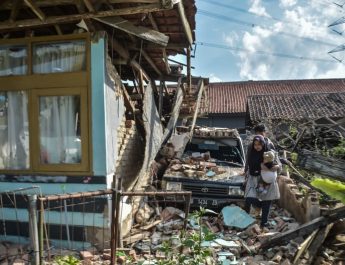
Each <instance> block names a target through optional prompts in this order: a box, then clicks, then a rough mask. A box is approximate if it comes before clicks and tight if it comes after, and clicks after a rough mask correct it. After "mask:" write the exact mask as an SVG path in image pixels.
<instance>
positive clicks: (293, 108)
mask: <svg viewBox="0 0 345 265" xmlns="http://www.w3.org/2000/svg"><path fill="white" fill-rule="evenodd" d="M344 106H345V92H333V93H304V94H270V95H253V96H249V97H248V100H247V114H248V115H249V119H250V121H251V122H253V121H262V120H263V119H265V118H270V119H294V120H300V119H305V118H309V119H310V118H321V117H330V118H338V117H345V107H344Z"/></svg>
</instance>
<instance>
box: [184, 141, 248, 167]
mask: <svg viewBox="0 0 345 265" xmlns="http://www.w3.org/2000/svg"><path fill="white" fill-rule="evenodd" d="M232 140H233V141H232V143H233V144H232V145H226V144H224V143H221V142H216V141H207V140H205V141H198V142H192V143H189V144H188V145H187V147H186V152H201V153H205V152H210V155H211V158H213V159H216V163H217V162H219V163H224V165H225V166H229V165H230V166H243V165H244V162H243V157H242V155H241V152H240V150H239V148H238V145H239V142H238V141H237V140H235V139H232Z"/></svg>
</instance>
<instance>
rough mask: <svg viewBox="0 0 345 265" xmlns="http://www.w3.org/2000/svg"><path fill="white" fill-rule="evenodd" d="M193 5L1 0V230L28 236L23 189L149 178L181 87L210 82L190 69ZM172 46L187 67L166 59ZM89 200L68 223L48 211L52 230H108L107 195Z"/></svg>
mask: <svg viewBox="0 0 345 265" xmlns="http://www.w3.org/2000/svg"><path fill="white" fill-rule="evenodd" d="M195 13H196V7H195V3H194V1H170V0H152V1H136V0H126V1H121V0H120V1H119V0H110V1H101V0H100V1H90V0H84V1H64V0H61V1H48V0H25V1H2V2H1V3H0V36H1V40H0V76H1V77H0V79H1V81H0V93H1V97H0V122H1V125H0V170H1V176H0V181H1V185H0V191H1V211H2V221H3V226H1V228H0V234H1V239H3V240H11V239H13V238H16V240H17V239H18V238H23V240H25V238H27V237H28V235H29V234H28V233H29V231H28V230H29V229H28V213H27V206H26V203H25V202H24V201H23V196H21V195H23V194H30V193H36V194H39V195H43V196H46V195H51V194H69V193H74V192H89V191H96V190H105V189H109V188H115V187H116V185H117V184H119V183H122V187H119V186H117V187H118V188H123V189H124V190H142V189H144V187H145V177H147V176H146V175H147V174H146V173H147V171H148V169H149V166H150V164H151V162H152V160H153V159H154V157H155V154H156V153H157V152H158V149H159V148H160V146H161V144H162V142H163V141H166V140H167V139H168V137H169V136H170V132H171V131H172V129H173V128H174V126H175V124H176V120H177V116H178V113H179V108H180V106H181V104H182V101H183V99H184V95H188V93H189V88H190V87H191V86H192V85H193V84H194V85H198V87H199V88H202V87H203V82H204V80H203V79H197V78H194V77H192V76H191V65H190V57H191V47H192V44H193V42H194V40H195V34H194V30H195ZM176 54H183V55H185V56H186V58H187V59H186V65H187V75H183V74H181V72H180V70H181V66H180V65H177V66H176V65H170V64H169V61H168V57H169V56H170V55H176ZM182 64H184V63H182ZM167 81H169V82H175V83H176V84H177V85H176V87H177V89H176V90H175V91H168V90H167V89H166V85H165V82H167ZM197 95H198V93H196V96H197ZM163 103H164V104H163ZM153 132H154V133H153ZM78 200H79V202H80V200H81V199H76V201H78ZM93 200H95V201H94V203H93V204H92V205H93V206H92V207H93V208H92V209H89V208H88V207H89V206H88V205H87V204H86V206H83V207H76V208H75V209H73V208H72V211H73V213H71V212H68V213H66V215H65V216H64V217H63V220H62V223H64V224H65V225H66V227H64V228H63V229H64V231H65V229H69V231H68V230H67V233H66V231H65V232H62V231H60V232H59V229H57V224H58V223H59V224H60V223H61V213H59V212H58V210H57V211H54V210H52V211H51V212H50V215H49V216H46V222H47V223H48V225H49V227H48V230H49V231H54V233H51V234H50V236H51V239H52V240H60V241H61V242H63V241H64V240H66V239H68V240H71V239H73V240H74V241H77V242H82V241H83V242H84V241H97V240H98V237H104V236H105V235H104V234H105V233H104V231H103V234H102V233H98V232H97V229H98V228H104V227H106V226H107V225H104V224H109V222H110V220H109V218H108V216H109V214H108V211H109V206H110V205H109V200H108V198H106V197H99V198H95V199H93ZM84 202H85V198H84ZM67 224H68V225H69V226H70V227H68V226H67ZM91 227H92V229H93V230H92V231H93V232H90V231H91V230H89V231H88V229H89V228H90V229H91ZM60 228H61V227H60ZM94 229H96V232H95V230H94ZM85 230H86V231H85ZM66 234H67V237H68V238H66ZM69 235H70V236H69ZM14 236H15V237H14ZM69 237H71V238H69ZM100 240H103V239H100Z"/></svg>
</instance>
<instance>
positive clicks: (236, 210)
mask: <svg viewBox="0 0 345 265" xmlns="http://www.w3.org/2000/svg"><path fill="white" fill-rule="evenodd" d="M222 214H223V219H224V224H225V225H226V226H232V227H237V228H241V229H244V228H247V227H248V226H249V225H251V224H253V223H254V222H255V219H254V218H253V217H251V216H250V215H249V214H247V213H246V212H245V211H244V210H243V209H241V208H240V207H238V206H226V207H224V208H223V209H222Z"/></svg>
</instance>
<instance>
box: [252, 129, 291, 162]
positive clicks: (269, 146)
mask: <svg viewBox="0 0 345 265" xmlns="http://www.w3.org/2000/svg"><path fill="white" fill-rule="evenodd" d="M254 134H255V135H261V136H263V137H264V139H265V142H266V145H267V149H268V150H274V151H275V146H274V144H273V142H272V141H271V139H270V138H268V137H267V135H266V126H265V124H258V125H256V126H255V127H254ZM251 149H252V145H251V144H249V145H248V149H247V156H248V154H249V153H250V150H251ZM279 161H280V163H282V164H283V165H288V166H292V163H291V162H290V161H289V160H287V159H285V158H282V157H279Z"/></svg>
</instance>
